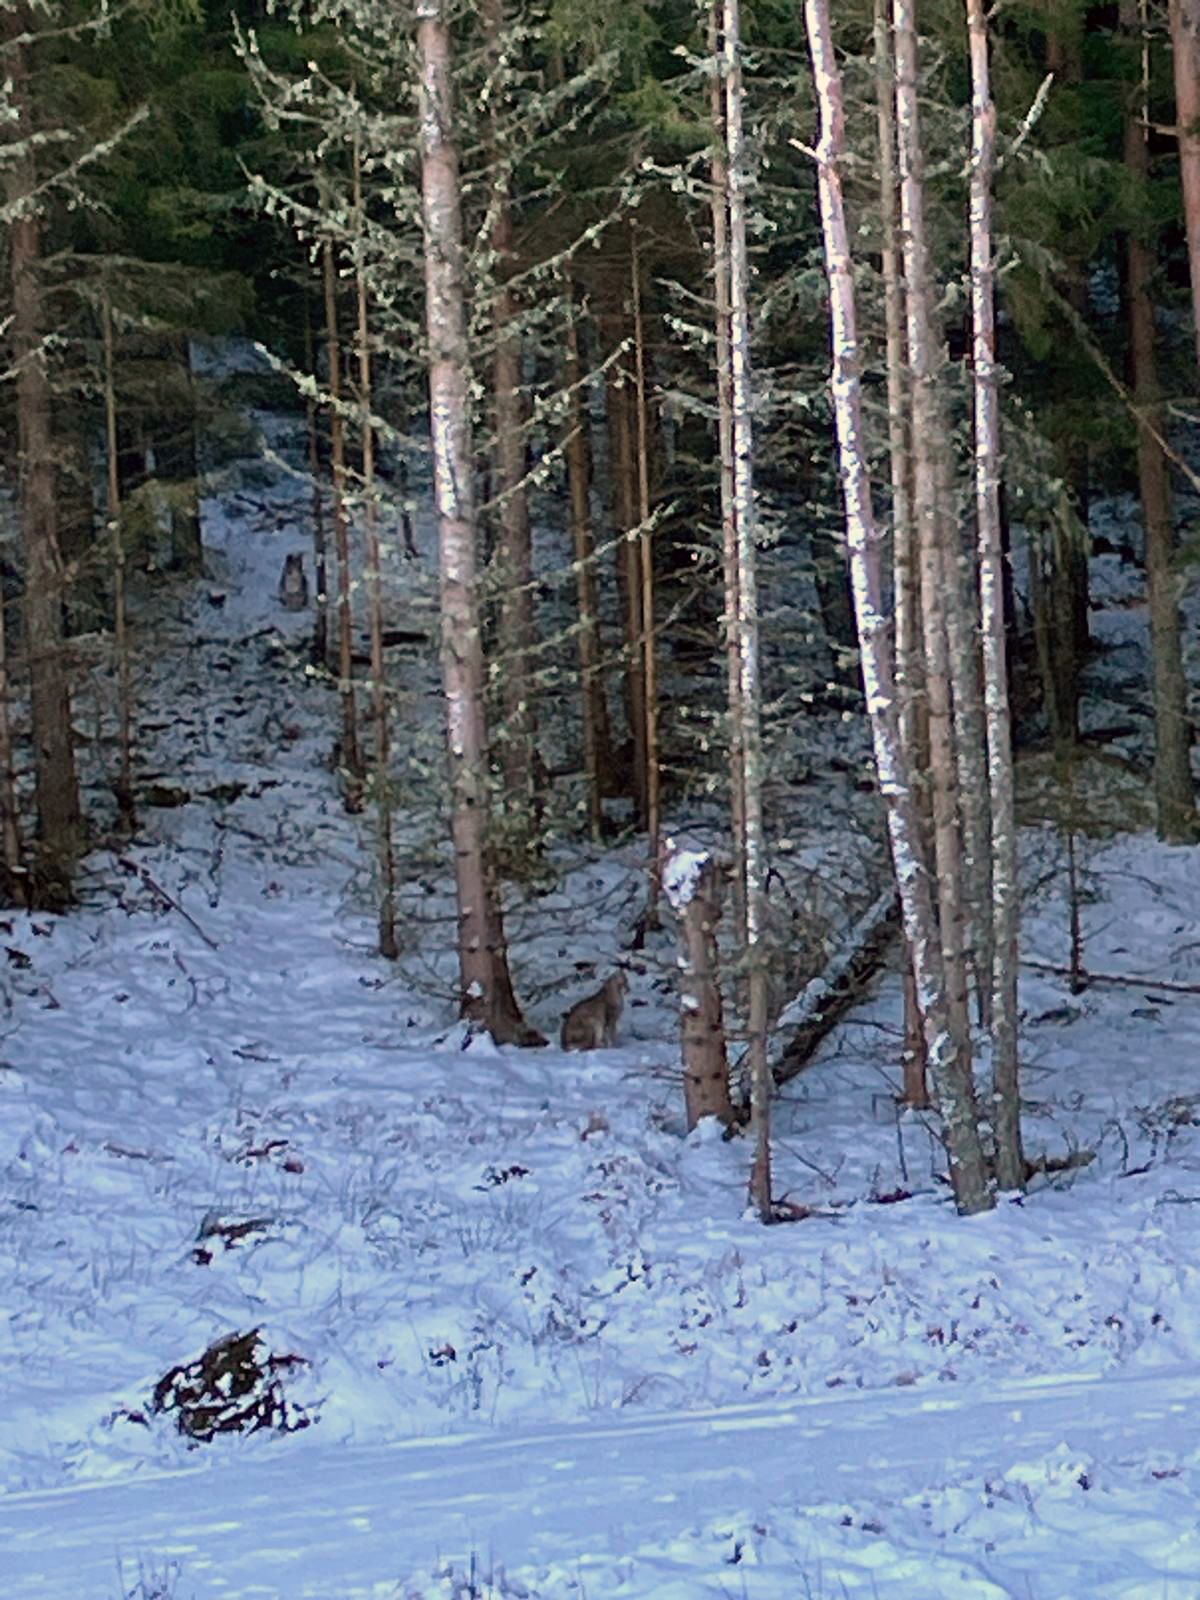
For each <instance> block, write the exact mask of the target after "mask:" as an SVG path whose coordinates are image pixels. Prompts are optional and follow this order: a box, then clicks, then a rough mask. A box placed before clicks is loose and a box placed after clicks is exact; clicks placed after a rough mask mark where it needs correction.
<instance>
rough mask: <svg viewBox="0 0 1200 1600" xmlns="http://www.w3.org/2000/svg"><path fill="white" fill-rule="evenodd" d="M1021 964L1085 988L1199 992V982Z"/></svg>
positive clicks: (1050, 963)
mask: <svg viewBox="0 0 1200 1600" xmlns="http://www.w3.org/2000/svg"><path fill="white" fill-rule="evenodd" d="M1021 965H1022V966H1023V967H1029V968H1031V969H1032V970H1033V971H1034V972H1051V973H1053V974H1054V975H1055V977H1059V978H1073V979H1074V980H1075V981H1077V982H1078V983H1079V984H1080V985H1081V986H1082V987H1083V988H1085V989H1086V988H1087V986H1088V985H1089V984H1092V983H1110V984H1113V985H1114V986H1115V987H1117V988H1122V989H1165V990H1166V992H1167V993H1168V994H1200V983H1172V982H1171V981H1170V980H1169V979H1167V978H1138V977H1130V976H1128V975H1127V974H1126V973H1122V972H1084V971H1082V970H1081V971H1079V972H1072V971H1071V968H1070V967H1060V966H1058V965H1057V964H1056V963H1055V962H1053V961H1022V963H1021Z"/></svg>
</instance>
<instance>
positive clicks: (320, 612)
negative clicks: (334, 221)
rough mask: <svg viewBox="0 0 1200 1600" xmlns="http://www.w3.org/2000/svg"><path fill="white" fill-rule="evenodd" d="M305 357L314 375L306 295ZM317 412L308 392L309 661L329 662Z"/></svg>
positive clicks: (319, 664) (316, 663)
mask: <svg viewBox="0 0 1200 1600" xmlns="http://www.w3.org/2000/svg"><path fill="white" fill-rule="evenodd" d="M304 357H305V362H306V364H307V367H308V370H309V372H311V373H312V374H313V377H314V379H315V378H316V370H317V369H316V357H315V353H314V350H313V333H312V320H311V317H310V315H309V310H308V297H307V295H306V296H305V301H304ZM319 416H320V413H319V412H318V410H317V402H316V397H315V396H314V395H309V396H308V398H307V400H306V401H305V403H304V420H305V431H306V434H307V438H308V476H309V481H310V484H311V493H312V540H313V590H314V594H313V636H312V664H313V666H314V667H322V668H328V666H329V554H328V550H329V546H328V538H327V535H326V531H325V486H324V484H323V482H322V478H321V441H320V434H319V432H318V424H319Z"/></svg>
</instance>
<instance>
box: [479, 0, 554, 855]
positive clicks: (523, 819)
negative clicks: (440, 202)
mask: <svg viewBox="0 0 1200 1600" xmlns="http://www.w3.org/2000/svg"><path fill="white" fill-rule="evenodd" d="M479 16H480V21H481V23H482V26H483V34H484V46H485V49H486V52H487V55H488V58H489V63H490V67H491V74H492V82H491V85H490V90H491V93H490V102H489V103H490V104H491V106H492V107H493V108H494V109H493V110H492V113H491V116H490V118H489V127H488V130H487V140H488V144H489V146H490V150H489V155H490V158H491V162H492V179H491V187H492V192H491V196H490V207H491V216H492V228H491V249H492V256H493V266H492V271H493V273H494V275H495V287H494V289H493V293H492V337H493V339H494V341H495V345H494V349H493V352H492V416H493V420H494V424H495V434H496V436H495V441H494V445H493V451H492V491H491V492H492V496H493V498H494V499H495V500H496V501H497V502H498V524H499V538H498V541H497V550H496V562H495V567H496V580H497V583H498V588H499V618H498V626H497V630H496V654H497V662H496V668H497V670H498V675H499V688H500V693H499V703H500V710H501V715H502V717H503V726H502V728H501V729H500V730H498V731H499V738H498V739H497V740H496V752H495V753H496V757H497V764H498V765H499V768H500V771H501V773H502V775H503V779H504V793H503V810H504V814H505V818H506V822H505V835H506V838H507V840H508V845H509V848H513V847H517V846H519V847H521V848H523V849H528V848H529V847H530V845H531V844H532V842H533V841H532V835H533V831H534V824H535V821H536V814H537V806H538V804H539V802H540V795H539V792H538V791H539V785H538V781H537V768H536V761H535V752H536V746H537V718H536V709H535V701H534V684H533V674H532V670H531V669H532V648H533V628H534V616H533V544H532V536H531V532H530V524H529V500H528V496H527V495H526V493H525V482H524V480H525V407H524V404H523V401H522V393H523V390H522V379H521V335H520V331H519V326H518V322H517V303H516V298H515V296H514V295H513V292H512V290H511V288H510V287H509V283H508V277H509V273H510V270H511V265H512V259H513V218H512V201H511V196H510V193H509V189H510V181H509V173H508V166H507V162H506V157H505V152H504V149H503V137H504V136H503V131H502V128H501V122H500V114H499V110H498V109H495V108H497V107H498V106H499V104H500V103H501V101H502V99H503V95H504V82H503V77H504V69H503V58H504V51H505V47H506V39H505V5H504V0H480V6H479Z"/></svg>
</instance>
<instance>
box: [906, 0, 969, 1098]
mask: <svg viewBox="0 0 1200 1600" xmlns="http://www.w3.org/2000/svg"><path fill="white" fill-rule="evenodd" d="M893 16H894V21H895V49H896V125H897V132H898V148H899V156H900V163H899V164H900V213H901V226H902V230H903V237H904V269H905V271H904V277H905V311H906V319H907V334H908V350H909V365H910V370H911V373H912V448H913V515H914V518H915V522H916V527H917V541H918V550H919V555H918V566H919V573H920V589H921V623H922V628H923V632H924V640H925V694H926V706H927V711H928V717H929V776H930V800H931V809H932V815H933V844H934V860H935V863H936V874H937V891H938V925H939V928H940V932H941V941H942V962H943V966H944V970H945V978H946V999H947V1004H948V1008H949V1021H950V1027H951V1029H952V1031H953V1035H954V1053H955V1055H956V1057H957V1058H958V1060H959V1061H960V1062H961V1063H964V1064H965V1063H968V1062H969V1061H970V1019H969V1015H968V1010H967V964H966V950H965V944H964V938H965V932H966V928H965V922H966V911H967V907H966V896H965V892H964V885H963V860H962V837H961V819H960V805H959V774H958V755H957V749H956V743H955V726H954V720H953V701H952V694H951V671H952V665H951V651H950V639H949V633H948V630H947V624H946V608H947V605H948V604H950V605H952V604H953V603H954V601H955V599H956V597H957V592H958V589H959V583H958V574H957V565H956V562H957V551H956V550H954V549H952V548H950V545H951V540H952V538H953V539H954V540H957V532H956V530H955V529H954V528H953V526H952V525H951V524H950V523H949V522H948V520H947V517H946V507H945V506H944V505H943V504H942V501H941V497H940V494H939V483H938V464H937V451H938V449H939V448H940V441H941V438H942V435H943V433H944V420H943V417H942V415H941V406H940V403H939V398H938V389H937V385H938V381H939V378H940V374H941V366H942V360H941V355H942V352H941V349H940V346H939V344H938V341H937V338H936V335H935V331H934V327H933V320H932V299H933V277H932V271H931V268H930V264H929V257H928V242H927V239H926V235H925V218H924V160H923V155H922V149H921V130H920V120H919V113H918V106H917V35H916V21H915V17H914V14H913V7H912V3H911V0H894V6H893ZM967 1077H968V1079H969V1070H967Z"/></svg>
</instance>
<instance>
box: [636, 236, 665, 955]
mask: <svg viewBox="0 0 1200 1600" xmlns="http://www.w3.org/2000/svg"><path fill="white" fill-rule="evenodd" d="M629 261H630V275H631V279H632V286H631V296H630V299H631V302H632V307H633V350H634V385H635V386H634V415H635V418H636V422H637V435H636V438H637V485H638V497H637V511H638V523H639V526H640V527H641V534H640V536H639V538H638V541H637V571H638V579H639V582H640V584H641V591H642V604H641V612H642V692H643V695H644V696H645V712H644V715H645V721H646V729H645V746H646V832H647V833H648V834H649V836H650V837H649V846H648V851H647V854H648V857H649V861H650V895H649V901H648V904H647V908H646V913H645V926H646V927H655V926H657V919H658V911H657V906H658V894H659V872H660V866H659V825H660V805H661V800H660V793H659V789H660V783H659V761H658V755H659V752H658V658H657V655H656V649H657V640H656V636H655V631H654V535H653V532H652V530H651V526H650V443H649V437H648V434H649V427H648V417H647V409H646V333H645V327H644V323H643V317H642V281H641V264H640V261H639V259H638V245H637V230H636V229H631V230H630V252H629Z"/></svg>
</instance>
